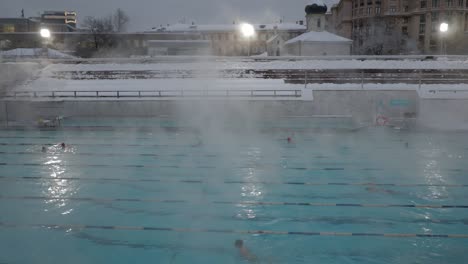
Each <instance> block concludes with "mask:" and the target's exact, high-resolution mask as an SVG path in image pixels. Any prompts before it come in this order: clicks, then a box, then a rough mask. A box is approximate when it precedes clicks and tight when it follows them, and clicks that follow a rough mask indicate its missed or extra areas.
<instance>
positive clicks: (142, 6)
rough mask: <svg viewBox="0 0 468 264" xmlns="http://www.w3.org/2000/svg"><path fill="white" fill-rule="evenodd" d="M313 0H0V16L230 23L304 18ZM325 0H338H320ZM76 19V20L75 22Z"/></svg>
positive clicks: (139, 24) (140, 25)
mask: <svg viewBox="0 0 468 264" xmlns="http://www.w3.org/2000/svg"><path fill="white" fill-rule="evenodd" d="M311 1H313V0H0V2H1V8H0V17H19V16H20V14H21V9H22V8H24V10H25V16H26V17H30V16H37V14H38V13H39V12H41V11H44V10H75V11H77V12H78V19H79V21H80V19H81V20H82V19H83V18H84V17H86V16H97V17H99V16H105V15H108V14H110V13H111V12H112V11H113V10H114V9H116V8H118V7H120V8H122V9H123V10H125V11H126V12H127V14H128V15H129V16H130V19H131V21H130V27H129V30H132V31H143V30H146V29H150V28H151V27H153V26H158V25H160V24H168V23H169V24H173V23H177V22H179V21H181V20H182V19H184V18H185V20H186V22H188V23H190V22H192V21H195V22H196V23H199V24H211V23H232V21H233V20H239V21H247V22H252V23H270V22H275V21H278V20H279V18H280V17H284V19H285V21H292V22H294V21H297V20H301V19H304V16H305V13H304V7H305V5H306V4H307V3H310V2H311ZM323 1H324V2H327V3H328V6H329V7H330V5H331V4H332V3H336V2H338V0H323ZM78 23H79V22H78Z"/></svg>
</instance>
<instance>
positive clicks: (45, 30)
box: [40, 28, 50, 38]
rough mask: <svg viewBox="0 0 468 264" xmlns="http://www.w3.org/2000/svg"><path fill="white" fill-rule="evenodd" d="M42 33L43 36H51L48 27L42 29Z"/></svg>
mask: <svg viewBox="0 0 468 264" xmlns="http://www.w3.org/2000/svg"><path fill="white" fill-rule="evenodd" d="M40 33H41V37H43V38H50V30H48V29H47V28H43V29H41V31H40Z"/></svg>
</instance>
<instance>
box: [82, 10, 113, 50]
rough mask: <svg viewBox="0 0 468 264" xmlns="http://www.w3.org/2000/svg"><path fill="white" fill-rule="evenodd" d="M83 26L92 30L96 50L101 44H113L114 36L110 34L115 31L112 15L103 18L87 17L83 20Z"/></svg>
mask: <svg viewBox="0 0 468 264" xmlns="http://www.w3.org/2000/svg"><path fill="white" fill-rule="evenodd" d="M83 27H84V28H86V29H88V30H89V31H90V32H92V34H93V40H94V46H95V48H96V50H97V49H99V48H100V46H109V45H112V43H111V41H112V38H111V37H110V35H109V33H112V32H114V25H113V23H112V16H107V17H103V18H95V17H86V18H85V19H84V21H83Z"/></svg>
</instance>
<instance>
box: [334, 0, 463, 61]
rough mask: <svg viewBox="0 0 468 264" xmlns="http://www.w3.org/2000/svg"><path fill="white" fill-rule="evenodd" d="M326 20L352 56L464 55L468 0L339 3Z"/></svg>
mask: <svg viewBox="0 0 468 264" xmlns="http://www.w3.org/2000/svg"><path fill="white" fill-rule="evenodd" d="M327 18H328V19H327V20H328V22H329V30H331V31H333V32H335V33H336V34H339V35H341V36H343V37H346V38H351V39H352V40H353V53H354V54H376V55H379V54H412V53H414V54H417V53H424V54H440V53H445V52H447V53H454V54H460V53H466V52H467V45H468V42H467V37H466V33H465V32H467V31H468V0H340V2H339V3H338V4H337V5H335V6H333V7H332V10H331V14H329V15H328V16H327ZM441 23H447V24H448V25H449V29H448V31H447V32H446V33H443V32H440V30H439V27H440V24H441ZM443 47H445V49H442V48H443Z"/></svg>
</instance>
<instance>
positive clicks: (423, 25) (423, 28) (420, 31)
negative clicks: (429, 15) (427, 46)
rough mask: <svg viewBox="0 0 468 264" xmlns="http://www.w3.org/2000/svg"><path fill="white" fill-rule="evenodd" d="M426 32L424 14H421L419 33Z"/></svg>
mask: <svg viewBox="0 0 468 264" xmlns="http://www.w3.org/2000/svg"><path fill="white" fill-rule="evenodd" d="M425 32H426V15H421V16H420V17H419V34H424V33H425Z"/></svg>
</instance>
